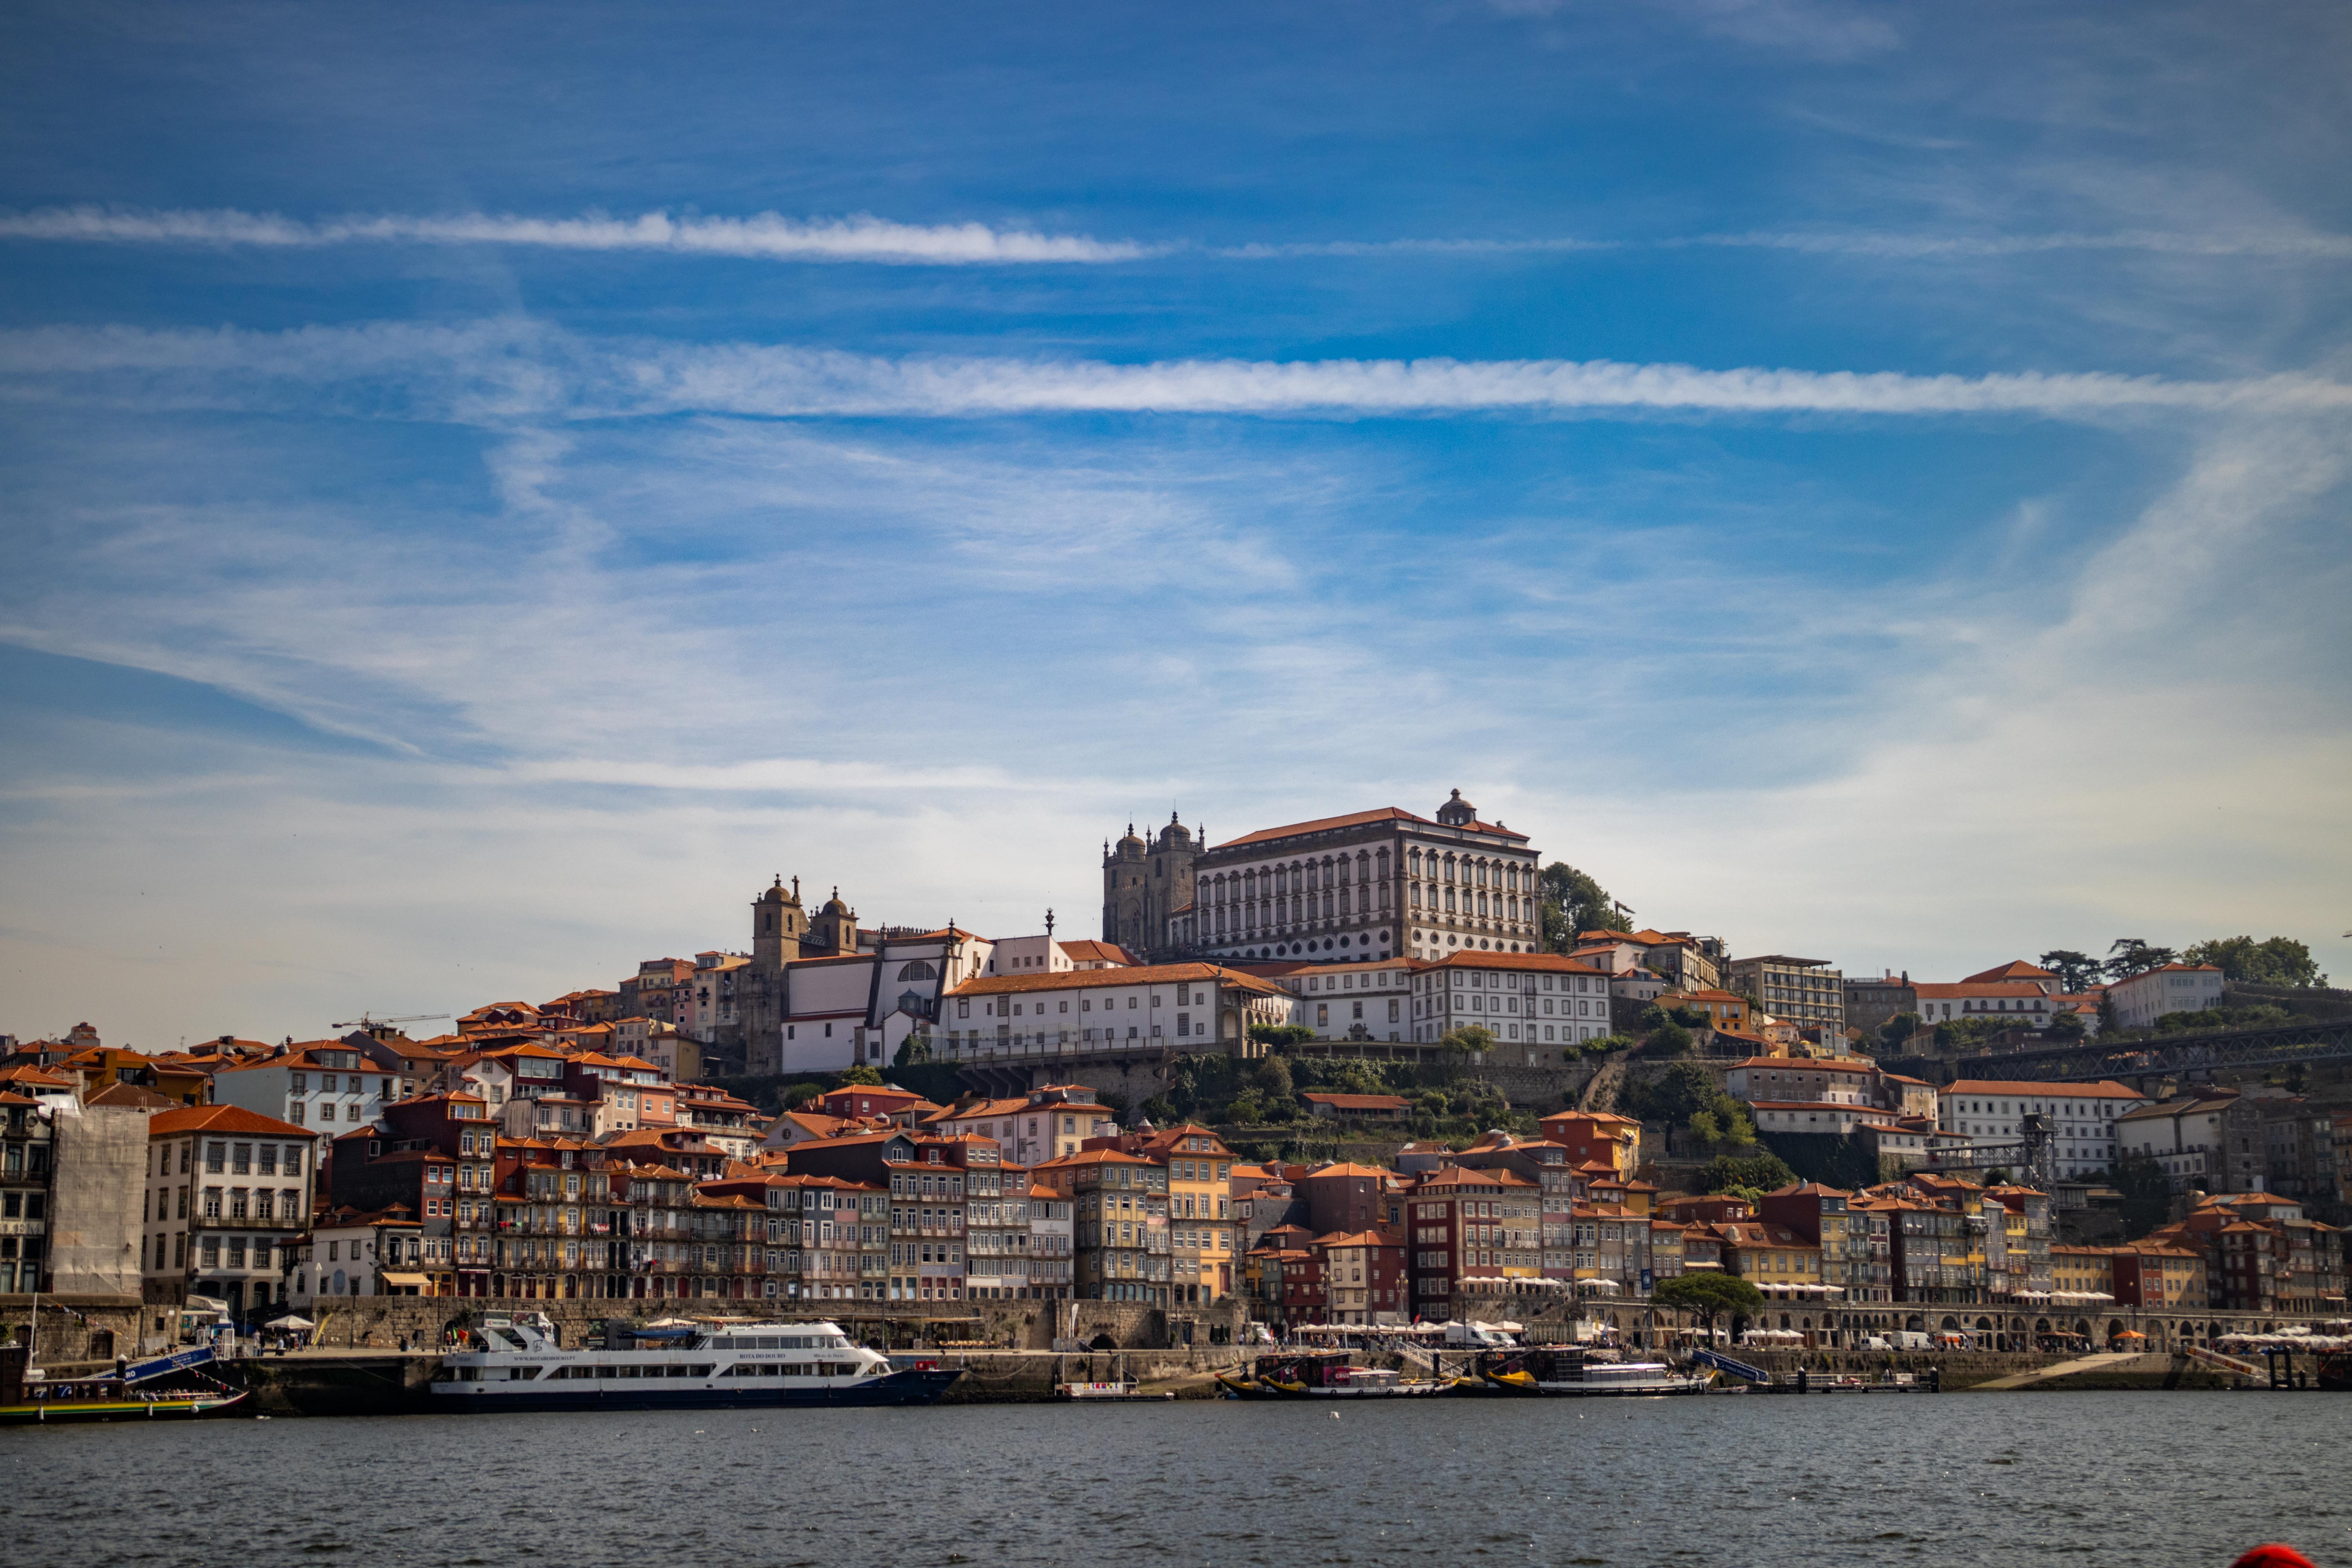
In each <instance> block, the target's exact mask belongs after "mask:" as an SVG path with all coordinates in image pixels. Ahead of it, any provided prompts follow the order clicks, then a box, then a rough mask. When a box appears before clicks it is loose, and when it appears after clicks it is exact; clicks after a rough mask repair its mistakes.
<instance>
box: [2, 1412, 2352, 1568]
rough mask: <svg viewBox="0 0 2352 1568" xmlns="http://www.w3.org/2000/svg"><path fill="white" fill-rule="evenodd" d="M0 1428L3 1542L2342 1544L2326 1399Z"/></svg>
mask: <svg viewBox="0 0 2352 1568" xmlns="http://www.w3.org/2000/svg"><path fill="white" fill-rule="evenodd" d="M2347 1438H2352V1398H2345V1397H2336V1396H2330V1395H2326V1394H2221V1393H2186V1392H2175V1393H2170V1394H2163V1393H2144V1394H2050V1393H2044V1394H1943V1395H1940V1396H1928V1395H1902V1396H1886V1395H1878V1394H1869V1395H1860V1396H1856V1395H1844V1396H1835V1395H1833V1396H1828V1397H1814V1398H1809V1399H1791V1398H1785V1397H1783V1398H1764V1397H1741V1398H1729V1399H1726V1398H1706V1399H1667V1400H1647V1401H1625V1402H1619V1401H1610V1400H1598V1401H1584V1400H1578V1401H1570V1400H1546V1401H1524V1402H1522V1401H1517V1400H1513V1401H1499V1400H1433V1401H1419V1400H1416V1401H1402V1402H1397V1403H1394V1404H1389V1405H1372V1404H1354V1405H1349V1406H1348V1407H1346V1408H1345V1409H1343V1410H1341V1411H1340V1412H1339V1419H1338V1420H1333V1419H1332V1413H1331V1411H1330V1409H1329V1408H1328V1407H1327V1406H1325V1405H1322V1404H1321V1403H1320V1402H1312V1403H1302V1404H1297V1405H1293V1404H1263V1403H1242V1404H1232V1403H1195V1404H1181V1405H1107V1406H1099V1407H1093V1408H1088V1407H1084V1406H1080V1407H1070V1406H1059V1405H965V1406H959V1407H951V1408H945V1409H932V1410H858V1411H791V1412H760V1413H753V1412H744V1411H712V1412H707V1413H701V1414H667V1413H665V1414H660V1415H457V1416H438V1415H436V1416H404V1417H382V1418H376V1419H345V1420H319V1419H313V1420H300V1419H295V1418H291V1417H289V1418H282V1419H279V1420H275V1421H253V1420H225V1421H215V1422H203V1423H188V1424H173V1425H168V1426H129V1425H124V1426H88V1427H64V1428H50V1429H47V1430H38V1431H27V1430H25V1429H22V1428H16V1429H10V1430H6V1431H0V1563H6V1564H10V1565H12V1568H31V1565H36V1564H37V1565H42V1568H46V1565H47V1564H51V1563H57V1564H73V1565H77V1568H88V1565H97V1564H107V1563H175V1564H177V1563H187V1564H203V1565H205V1568H212V1565H215V1564H236V1565H239V1568H243V1565H250V1564H265V1565H266V1564H274V1563H332V1562H335V1561H338V1560H342V1561H360V1560H365V1561H367V1562H368V1563H371V1564H378V1563H380V1564H387V1565H397V1568H413V1565H435V1564H466V1565H473V1564H483V1565H488V1564H504V1563H513V1562H547V1563H563V1564H580V1565H582V1568H602V1565H604V1564H625V1565H627V1568H665V1565H668V1564H687V1563H691V1564H694V1565H695V1568H731V1565H734V1564H746V1565H760V1568H768V1565H782V1564H794V1563H800V1564H811V1565H824V1568H834V1565H836V1564H862V1563H888V1564H892V1565H893V1568H899V1565H905V1568H928V1565H930V1564H949V1563H987V1564H991V1565H1024V1564H1030V1563H1041V1564H1055V1565H1062V1564H1067V1565H1070V1568H1108V1565H1110V1564H1120V1565H1126V1564H1136V1563H1144V1564H1168V1565H1171V1568H1174V1565H1189V1564H1200V1565H1202V1568H1226V1565H1229V1564H1257V1563H1265V1564H1279V1565H1283V1568H1288V1565H1291V1564H1307V1563H1349V1564H1361V1565H1368V1568H1370V1565H1383V1564H1392V1565H1394V1568H1430V1565H1431V1564H1433V1563H1444V1564H1446V1565H1447V1568H1458V1565H1460V1564H1465V1563H1472V1562H1475V1563H1494V1564H1505V1563H1511V1564H1517V1563H1542V1564H1559V1563H1591V1564H1646V1563H1694V1564H1697V1563H1705V1564H1708V1565H1709V1568H1716V1565H1727V1564H1743V1563H1753V1564H1766V1565H1775V1568H1777V1565H1781V1564H1790V1565H1794V1564H1806V1565H1812V1564H1820V1563H1936V1564H1948V1563H1951V1564H1978V1563H1981V1564H1998V1565H2001V1568H2016V1565H2018V1564H2030V1563H2065V1564H2069V1565H2080V1568H2104V1565H2106V1564H2115V1565H2116V1568H2159V1565H2161V1568H2172V1565H2179V1568H2225V1565H2226V1564H2227V1563H2230V1562H2231V1559H2232V1558H2234V1557H2235V1556H2236V1555H2237V1554H2238V1552H2241V1551H2242V1550H2244V1549H2245V1548H2246V1547H2248V1546H2250V1545H2252V1544H2253V1543H2254V1542H2259V1541H2268V1540H2284V1541H2287V1542H2291V1543H2294V1544H2295V1545H2297V1546H2299V1547H2301V1548H2302V1550H2303V1551H2304V1552H2306V1553H2308V1554H2309V1555H2310V1556H2311V1557H2312V1558H2313V1560H2314V1561H2315V1562H2316V1563H2319V1564H2320V1565H2321V1568H2352V1487H2347V1482H2348V1481H2352V1443H2347Z"/></svg>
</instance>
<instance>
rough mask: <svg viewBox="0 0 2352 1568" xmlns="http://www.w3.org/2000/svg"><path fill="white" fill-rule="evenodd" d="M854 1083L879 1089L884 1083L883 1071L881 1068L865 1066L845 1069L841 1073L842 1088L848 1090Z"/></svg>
mask: <svg viewBox="0 0 2352 1568" xmlns="http://www.w3.org/2000/svg"><path fill="white" fill-rule="evenodd" d="M854 1083H862V1084H867V1085H870V1086H873V1087H875V1088H879V1087H881V1083H882V1070H881V1069H880V1068H869V1067H864V1066H860V1067H854V1068H843V1069H842V1072H841V1086H842V1087H843V1088H844V1089H847V1088H848V1087H849V1086H850V1085H851V1084H854Z"/></svg>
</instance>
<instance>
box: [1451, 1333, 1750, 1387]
mask: <svg viewBox="0 0 2352 1568" xmlns="http://www.w3.org/2000/svg"><path fill="white" fill-rule="evenodd" d="M1477 1369H1478V1375H1479V1377H1480V1378H1482V1379H1483V1380H1484V1381H1485V1382H1486V1384H1488V1385H1489V1386H1491V1387H1493V1388H1495V1389H1496V1390H1497V1391H1498V1392H1501V1393H1504V1394H1519V1395H1523V1396H1530V1397H1542V1398H1553V1399H1559V1398H1570V1399H1576V1398H1585V1399H1589V1398H1594V1397H1616V1398H1629V1397H1630V1398H1654V1397H1656V1396H1658V1395H1661V1394H1698V1393H1702V1392H1704V1391H1705V1390H1706V1385H1707V1383H1708V1381H1709V1377H1694V1376H1688V1375H1685V1374H1683V1373H1677V1372H1675V1370H1674V1369H1673V1368H1672V1367H1670V1366H1668V1365H1667V1364H1666V1363H1664V1362H1655V1361H1615V1360H1604V1359H1602V1358H1601V1357H1600V1356H1596V1355H1594V1354H1592V1353H1591V1352H1588V1351H1586V1350H1584V1349H1582V1348H1581V1347H1579V1346H1575V1345H1528V1346H1524V1347H1521V1348H1519V1349H1517V1350H1508V1351H1488V1352H1486V1353H1484V1354H1482V1355H1481V1356H1479V1358H1478V1363H1477ZM1710 1376H1711V1374H1710Z"/></svg>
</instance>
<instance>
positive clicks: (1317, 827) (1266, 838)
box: [1213, 805, 1517, 849]
mask: <svg viewBox="0 0 2352 1568" xmlns="http://www.w3.org/2000/svg"><path fill="white" fill-rule="evenodd" d="M1368 822H1415V823H1419V824H1420V825H1421V826H1423V827H1434V826H1437V824H1435V823H1434V822H1432V821H1431V820H1430V819H1429V818H1427V817H1425V816H1414V815H1413V814H1412V813H1411V812H1409V811H1406V810H1403V809H1402V808H1401V807H1398V806H1393V805H1384V806H1381V808H1380V809H1378V810H1377V811H1351V812H1349V813H1348V814H1347V815H1346V816H1318V817H1317V818H1315V819H1314V820H1313V821H1312V822H1294V823H1291V824H1289V825H1288V826H1283V827H1263V828H1260V829H1259V830H1258V831H1257V832H1255V833H1244V834H1243V835H1242V836H1241V837H1239V838H1228V839H1226V840H1225V841H1224V842H1223V844H1219V845H1215V846H1213V847H1214V848H1217V849H1238V848H1240V847H1242V846H1243V845H1245V844H1265V843H1268V842H1270V841H1272V840H1274V839H1276V838H1295V837H1300V836H1301V835H1304V834H1308V833H1324V832H1328V831H1329V830H1330V829H1332V828H1335V827H1360V826H1363V825H1364V824H1365V823H1368ZM1513 837H1517V835H1514V836H1513Z"/></svg>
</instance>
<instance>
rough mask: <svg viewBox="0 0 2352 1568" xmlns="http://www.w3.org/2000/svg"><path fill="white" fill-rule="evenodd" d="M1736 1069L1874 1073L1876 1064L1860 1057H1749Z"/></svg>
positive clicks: (1876, 1068) (1734, 1064) (1736, 1065)
mask: <svg viewBox="0 0 2352 1568" xmlns="http://www.w3.org/2000/svg"><path fill="white" fill-rule="evenodd" d="M1731 1065H1732V1067H1734V1068H1789V1069H1790V1071H1792V1072H1858V1073H1874V1072H1876V1071H1877V1070H1878V1064H1877V1063H1876V1062H1868V1061H1864V1060H1863V1059H1862V1058H1860V1057H1747V1058H1742V1059H1740V1060H1738V1061H1736V1062H1734V1063H1732V1064H1731Z"/></svg>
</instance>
